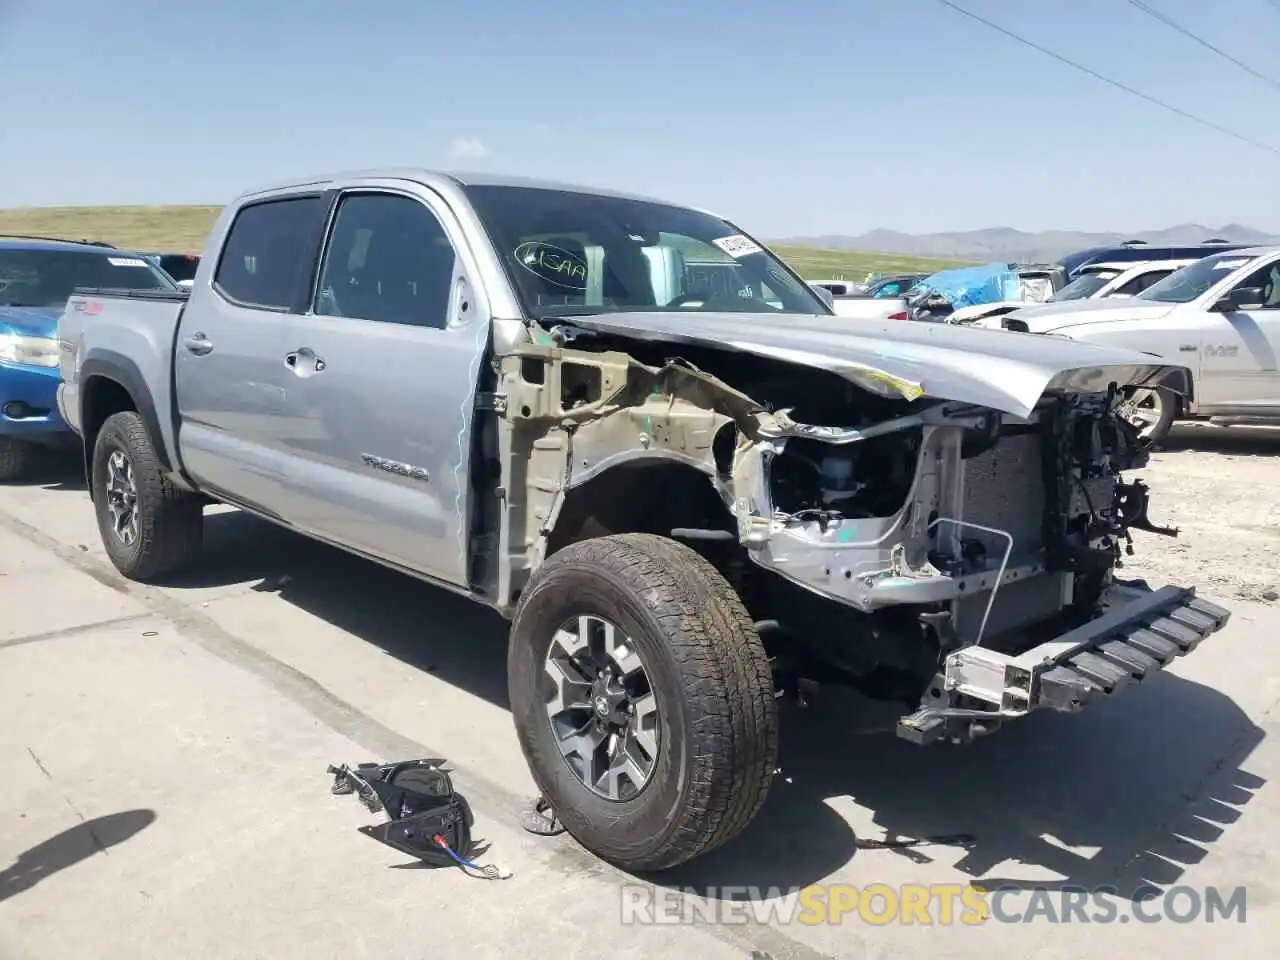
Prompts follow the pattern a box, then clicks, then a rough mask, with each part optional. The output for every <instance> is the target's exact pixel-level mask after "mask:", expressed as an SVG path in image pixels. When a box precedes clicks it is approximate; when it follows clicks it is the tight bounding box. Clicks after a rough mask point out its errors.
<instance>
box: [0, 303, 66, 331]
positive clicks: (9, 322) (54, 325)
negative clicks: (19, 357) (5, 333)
mask: <svg viewBox="0 0 1280 960" xmlns="http://www.w3.org/2000/svg"><path fill="white" fill-rule="evenodd" d="M61 314H62V308H61V307H3V306H0V330H12V331H13V332H14V333H17V334H20V335H22V336H24V337H49V338H50V339H52V338H53V337H55V336H57V334H58V317H59V316H60V315H61Z"/></svg>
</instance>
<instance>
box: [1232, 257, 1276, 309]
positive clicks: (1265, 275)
mask: <svg viewBox="0 0 1280 960" xmlns="http://www.w3.org/2000/svg"><path fill="white" fill-rule="evenodd" d="M1249 288H1253V289H1256V290H1261V291H1262V296H1261V297H1260V298H1259V301H1258V302H1259V303H1261V304H1262V309H1263V310H1275V309H1278V308H1280V263H1269V264H1267V265H1266V266H1265V267H1262V268H1261V269H1259V270H1255V271H1254V272H1253V273H1251V274H1250V275H1249V276H1247V277H1245V278H1244V279H1243V280H1241V281H1240V282H1239V283H1238V284H1236V289H1238V290H1246V289H1249Z"/></svg>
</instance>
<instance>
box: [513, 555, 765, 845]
mask: <svg viewBox="0 0 1280 960" xmlns="http://www.w3.org/2000/svg"><path fill="white" fill-rule="evenodd" d="M588 622H589V623H588ZM597 622H599V623H604V624H605V625H606V626H605V627H601V628H599V629H596V628H595V627H594V626H593V624H595V623H597ZM584 623H587V624H588V626H589V627H590V629H587V627H583V626H578V627H577V630H578V633H577V634H575V633H573V632H571V630H568V629H566V627H567V626H568V625H578V624H584ZM610 631H611V632H610ZM582 632H587V633H590V634H591V636H592V637H593V638H596V639H595V640H594V641H593V642H594V644H595V645H596V646H602V645H603V646H607V644H608V640H607V639H606V638H607V637H609V636H612V637H613V638H614V648H613V649H614V650H615V651H620V652H618V653H617V655H616V656H615V657H614V658H612V659H610V658H604V663H605V664H606V667H605V669H604V671H603V673H605V674H607V673H608V671H609V669H611V668H612V667H613V666H615V665H617V664H621V663H623V662H624V661H625V662H626V663H627V664H630V665H631V672H629V673H628V671H627V670H626V669H625V666H624V668H623V669H621V670H618V671H616V672H615V675H621V674H623V673H626V674H627V675H628V677H630V678H635V677H638V676H643V677H644V683H643V684H642V685H641V690H642V692H643V693H647V694H651V697H649V696H644V695H641V694H637V693H636V692H635V691H634V690H633V691H631V692H630V693H628V694H626V696H629V697H631V699H630V700H629V701H628V702H625V703H623V704H622V706H621V707H620V708H619V709H618V710H616V711H614V714H615V715H616V716H619V717H621V718H622V722H624V723H625V722H627V721H626V716H627V714H628V711H629V712H630V714H631V715H632V718H633V723H634V724H636V725H638V724H639V723H640V719H641V717H642V716H644V715H648V714H649V713H651V715H652V717H653V722H654V723H655V724H656V732H650V733H648V734H646V733H645V732H643V731H640V730H639V727H638V726H636V727H635V729H631V728H628V729H627V730H626V732H623V733H615V734H613V735H608V734H604V733H601V734H600V736H601V737H603V739H602V740H601V742H600V744H599V746H600V753H598V754H594V755H596V756H598V757H600V758H601V763H602V764H604V766H605V767H606V768H607V767H608V761H609V754H608V750H607V748H608V745H609V744H610V743H611V742H617V743H619V744H621V745H622V747H623V748H628V747H629V746H633V745H636V744H638V745H639V748H640V749H639V752H638V753H636V754H635V756H636V757H638V758H639V762H638V763H637V765H636V766H634V767H633V768H632V769H633V771H635V772H641V773H642V774H643V777H644V782H643V784H638V783H637V782H636V780H632V781H630V788H629V789H628V788H627V787H626V784H624V783H623V781H622V780H621V779H619V778H617V777H614V778H612V779H610V777H609V774H607V773H605V774H603V775H602V778H601V779H597V778H596V777H595V776H594V770H593V772H592V773H591V774H587V775H584V773H583V768H584V766H585V764H584V763H583V760H582V758H583V754H582V753H579V754H578V755H577V759H576V760H575V759H573V758H571V757H569V756H567V755H566V754H565V752H564V749H565V748H564V747H563V746H562V744H563V743H564V742H567V741H569V740H571V741H574V742H582V743H586V742H588V741H586V740H583V739H582V738H581V737H573V736H570V737H568V738H567V740H562V739H561V738H560V737H559V736H558V734H557V729H556V727H553V723H555V724H557V725H558V727H559V729H560V730H567V729H575V730H577V732H578V733H579V734H582V731H584V730H601V729H603V727H602V725H604V724H606V720H605V719H604V718H603V716H602V715H601V712H602V711H604V710H605V709H606V708H607V707H609V706H610V704H609V703H604V704H602V703H601V701H602V700H607V697H603V696H600V694H601V693H604V694H608V692H609V688H608V687H607V683H606V686H599V684H600V683H601V682H602V681H601V680H600V679H599V677H597V678H596V685H595V686H587V685H585V684H583V683H582V682H581V681H580V680H575V681H574V682H570V681H566V680H565V679H564V677H565V676H567V675H568V674H567V673H566V672H565V670H566V669H569V668H563V667H561V666H559V664H563V663H565V662H566V660H565V658H564V656H562V655H563V654H564V653H565V651H566V650H567V649H569V648H570V647H574V646H575V644H576V643H579V642H580V641H585V639H586V638H585V637H583V636H581V635H580V634H581V633H582ZM579 649H580V650H585V649H586V646H585V645H580V646H579ZM585 656H586V655H585V653H584V654H582V657H585ZM576 662H577V661H575V663H576ZM571 669H572V670H577V667H576V666H575V667H573V668H571ZM557 670H558V671H560V673H559V678H560V683H559V684H557V682H556V680H555V676H556V673H555V672H556V671H557ZM579 674H581V675H585V672H584V671H578V674H575V677H576V676H578V675H579ZM508 682H509V686H510V698H511V704H512V714H513V717H514V720H515V725H516V731H517V734H518V736H519V740H520V746H521V749H522V750H523V751H524V755H525V759H526V761H527V762H528V764H529V768H530V771H531V772H532V774H533V778H534V780H535V781H536V782H537V785H538V788H539V790H541V792H542V794H543V796H544V797H546V799H547V800H548V801H549V802H550V804H551V806H552V808H553V809H554V811H555V815H556V817H557V818H558V819H559V820H560V822H561V823H562V824H564V826H565V829H566V830H567V831H568V832H569V833H570V834H571V835H572V836H573V837H574V838H575V839H577V840H578V842H579V843H581V844H582V845H583V846H584V847H586V848H587V849H588V850H590V851H592V852H593V853H595V854H596V855H597V856H599V857H601V858H602V859H604V860H606V861H609V862H610V863H613V864H615V865H617V866H619V867H622V868H624V869H627V870H663V869H668V868H671V867H674V866H676V865H678V864H681V863H684V862H686V861H688V860H691V859H693V858H694V857H697V856H700V855H702V854H704V853H706V852H708V851H710V850H712V849H715V848H716V847H719V846H721V845H722V844H724V843H726V842H728V841H729V840H731V839H732V838H734V837H735V836H737V835H738V834H739V833H741V832H742V830H743V829H744V828H745V827H746V826H747V825H748V824H749V823H750V822H751V821H752V820H753V819H754V818H755V816H756V814H757V813H758V812H759V810H760V807H761V806H762V805H763V803H764V799H765V796H766V794H767V792H768V789H769V785H770V783H771V781H772V778H773V774H774V769H775V765H776V762H777V752H778V740H777V737H778V720H777V706H776V702H775V700H774V689H773V678H772V672H771V670H770V667H769V662H768V660H767V658H766V657H765V653H764V649H763V646H762V644H761V642H760V637H759V634H758V633H757V632H756V630H755V627H754V626H753V624H752V621H751V618H750V616H749V615H748V614H747V611H746V609H745V607H744V606H743V604H742V601H741V600H740V599H739V598H738V596H737V595H736V594H735V593H734V590H733V588H732V587H731V586H730V585H729V583H728V582H727V581H726V580H725V579H724V577H723V576H721V574H720V573H719V572H718V571H717V570H716V569H715V568H714V567H713V566H712V565H711V564H710V563H708V562H707V561H706V560H705V559H703V558H702V557H701V556H700V555H699V554H697V553H695V552H694V551H693V550H691V549H689V548H688V547H686V546H684V545H682V544H679V543H676V542H675V541H673V540H669V539H666V538H664V537H657V536H652V535H649V534H621V535H616V536H606V537H599V538H595V539H591V540H584V541H581V542H578V543H575V544H572V545H570V546H568V547H565V548H564V549H563V550H560V551H559V552H557V553H555V554H553V555H552V556H551V557H550V558H549V559H548V560H547V561H546V562H545V563H544V564H543V565H542V566H541V567H540V568H539V569H538V570H537V571H536V572H535V573H534V575H533V577H532V579H531V581H530V583H529V586H528V587H527V588H526V590H525V591H524V593H523V595H522V596H521V599H520V605H519V608H518V609H517V611H516V616H515V620H514V622H513V624H512V628H511V641H510V651H509V657H508ZM571 686H573V687H575V688H578V689H579V690H580V694H579V695H576V699H577V700H578V701H580V702H581V703H582V707H576V708H571V709H566V710H564V711H563V712H559V713H557V714H556V718H555V719H554V720H553V718H552V715H551V714H552V709H558V708H551V706H550V705H551V704H553V703H563V702H565V701H566V699H574V697H568V698H566V697H565V696H563V695H562V696H561V698H560V700H558V701H557V699H556V697H555V693H556V692H557V691H558V690H560V691H563V690H567V689H569V688H570V687H571ZM619 696H623V695H622V694H619ZM571 715H572V720H571V721H569V722H567V723H566V722H563V721H562V719H561V718H564V717H569V716H571ZM579 719H582V720H583V725H582V727H581V728H579V727H578V720H579ZM615 729H616V728H615ZM650 729H651V730H652V729H653V728H650ZM588 736H592V734H588ZM615 737H616V741H615V739H614V738H615ZM646 743H647V744H649V745H652V746H653V748H654V749H652V750H649V749H648V747H647V746H646ZM589 752H593V751H589ZM593 753H594V752H593ZM621 754H622V749H620V750H619V751H618V753H617V754H615V756H621ZM646 761H647V763H648V768H647V769H645V770H642V769H641V767H642V766H643V765H644V763H645V762H646ZM625 775H626V774H623V776H625ZM589 781H590V782H592V783H593V784H595V785H594V786H589V785H588V782H589ZM606 781H608V782H611V783H613V784H614V785H617V790H618V793H617V795H616V796H608V795H606V794H605V793H604V792H602V790H601V788H600V786H599V785H600V783H604V782H606Z"/></svg>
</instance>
